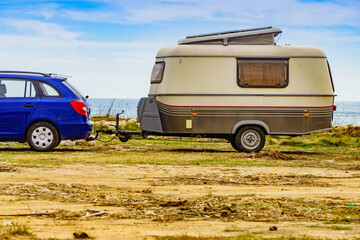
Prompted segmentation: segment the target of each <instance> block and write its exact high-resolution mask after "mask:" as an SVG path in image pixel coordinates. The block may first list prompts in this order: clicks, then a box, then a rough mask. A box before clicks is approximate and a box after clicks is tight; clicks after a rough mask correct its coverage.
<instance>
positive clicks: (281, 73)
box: [237, 59, 289, 88]
mask: <svg viewBox="0 0 360 240" xmlns="http://www.w3.org/2000/svg"><path fill="white" fill-rule="evenodd" d="M288 63H289V60H288V59H238V79H237V82H238V85H239V86H240V87H266V88H283V87H286V86H287V85H288V83H289V79H288V65H289V64H288Z"/></svg>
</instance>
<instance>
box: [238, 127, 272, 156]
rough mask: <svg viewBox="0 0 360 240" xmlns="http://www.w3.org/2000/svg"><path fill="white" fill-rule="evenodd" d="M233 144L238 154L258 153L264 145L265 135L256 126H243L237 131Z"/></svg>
mask: <svg viewBox="0 0 360 240" xmlns="http://www.w3.org/2000/svg"><path fill="white" fill-rule="evenodd" d="M234 144H235V146H236V147H237V148H236V149H237V150H238V151H240V152H248V153H249V152H259V151H260V150H261V149H262V148H263V147H264V145H265V133H264V131H263V130H262V129H261V128H259V127H257V126H244V127H242V128H240V129H239V130H238V131H237V133H236V135H235V143H234Z"/></svg>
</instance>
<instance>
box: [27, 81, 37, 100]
mask: <svg viewBox="0 0 360 240" xmlns="http://www.w3.org/2000/svg"><path fill="white" fill-rule="evenodd" d="M25 97H26V98H33V97H36V90H35V87H34V83H33V82H31V81H26V86H25Z"/></svg>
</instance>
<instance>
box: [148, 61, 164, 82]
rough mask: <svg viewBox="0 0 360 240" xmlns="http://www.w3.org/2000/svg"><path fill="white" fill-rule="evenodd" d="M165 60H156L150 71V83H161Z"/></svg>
mask: <svg viewBox="0 0 360 240" xmlns="http://www.w3.org/2000/svg"><path fill="white" fill-rule="evenodd" d="M164 68H165V62H156V63H155V64H154V67H153V70H152V73H151V83H161V81H162V77H163V74H164Z"/></svg>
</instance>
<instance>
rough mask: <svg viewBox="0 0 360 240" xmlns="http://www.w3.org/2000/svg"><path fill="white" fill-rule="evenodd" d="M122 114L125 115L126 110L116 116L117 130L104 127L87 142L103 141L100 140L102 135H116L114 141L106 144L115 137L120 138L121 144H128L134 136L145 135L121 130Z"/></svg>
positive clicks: (87, 139)
mask: <svg viewBox="0 0 360 240" xmlns="http://www.w3.org/2000/svg"><path fill="white" fill-rule="evenodd" d="M120 114H124V110H122V111H121V113H118V114H116V125H115V130H114V129H109V128H108V127H102V128H100V129H99V130H96V135H95V136H90V137H88V138H86V139H85V140H86V141H94V140H98V141H101V140H100V139H99V136H100V133H103V134H110V135H115V136H114V137H113V138H112V139H110V140H109V141H106V142H110V141H112V140H113V139H114V138H115V137H118V138H119V140H120V141H121V142H127V141H129V140H130V139H131V138H132V136H133V135H143V133H142V132H139V131H130V130H124V129H121V128H120V127H119V120H120Z"/></svg>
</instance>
